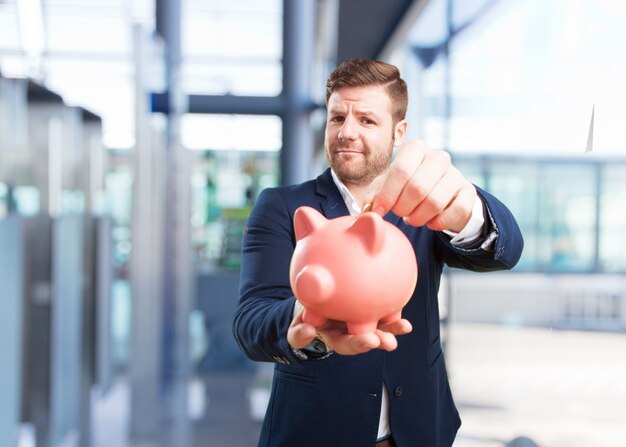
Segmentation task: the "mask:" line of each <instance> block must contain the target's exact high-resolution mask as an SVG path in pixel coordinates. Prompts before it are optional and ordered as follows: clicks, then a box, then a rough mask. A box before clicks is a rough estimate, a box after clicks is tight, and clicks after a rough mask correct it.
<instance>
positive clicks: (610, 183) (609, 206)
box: [599, 164, 626, 272]
mask: <svg viewBox="0 0 626 447" xmlns="http://www.w3.org/2000/svg"><path fill="white" fill-rule="evenodd" d="M601 191H602V193H601V196H600V234H599V239H600V242H599V245H600V249H599V252H600V253H599V257H600V268H601V270H602V271H605V272H626V250H625V248H626V213H624V204H626V164H617V165H607V166H605V167H604V169H603V171H602V181H601Z"/></svg>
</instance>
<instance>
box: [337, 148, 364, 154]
mask: <svg viewBox="0 0 626 447" xmlns="http://www.w3.org/2000/svg"><path fill="white" fill-rule="evenodd" d="M335 153H336V154H338V155H364V154H363V151H359V150H356V149H350V148H339V149H337V150H336V151H335Z"/></svg>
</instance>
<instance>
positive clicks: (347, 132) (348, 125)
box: [339, 116, 358, 140]
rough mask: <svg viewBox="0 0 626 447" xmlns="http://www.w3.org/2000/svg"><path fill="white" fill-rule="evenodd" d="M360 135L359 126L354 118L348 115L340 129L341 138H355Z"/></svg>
mask: <svg viewBox="0 0 626 447" xmlns="http://www.w3.org/2000/svg"><path fill="white" fill-rule="evenodd" d="M357 136H358V128H357V126H356V123H355V121H354V118H352V117H350V116H347V117H346V118H345V119H344V121H343V124H342V125H341V128H340V129H339V139H340V140H354V139H356V137H357Z"/></svg>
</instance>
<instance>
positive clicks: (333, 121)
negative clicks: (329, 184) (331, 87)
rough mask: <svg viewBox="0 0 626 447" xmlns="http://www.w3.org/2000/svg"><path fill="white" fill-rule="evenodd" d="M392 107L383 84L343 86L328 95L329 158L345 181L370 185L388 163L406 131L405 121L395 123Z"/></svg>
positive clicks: (327, 144) (327, 134)
mask: <svg viewBox="0 0 626 447" xmlns="http://www.w3.org/2000/svg"><path fill="white" fill-rule="evenodd" d="M391 110H392V108H391V100H390V98H389V96H388V95H387V93H386V92H385V90H384V89H383V87H380V86H360V87H343V88H340V89H339V90H337V91H335V92H334V93H332V94H331V95H330V98H328V117H327V121H326V143H325V145H326V157H327V159H328V163H329V164H330V166H331V168H332V169H333V170H334V171H335V173H336V174H337V176H338V177H339V178H340V179H341V181H342V182H344V183H345V184H347V185H348V184H352V185H358V186H366V185H369V184H370V183H371V182H372V180H374V179H375V178H376V177H378V176H379V175H381V174H383V173H384V172H385V170H386V169H387V167H388V166H389V162H390V160H391V154H392V151H393V147H394V146H395V145H399V144H400V143H401V142H402V139H403V138H404V134H405V132H406V121H405V120H402V121H400V122H398V123H396V124H395V125H394V123H393V117H392V115H391Z"/></svg>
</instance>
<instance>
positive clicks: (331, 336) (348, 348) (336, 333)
mask: <svg viewBox="0 0 626 447" xmlns="http://www.w3.org/2000/svg"><path fill="white" fill-rule="evenodd" d="M320 333H321V334H322V336H323V337H324V339H325V340H326V342H327V344H328V346H329V347H331V348H332V349H333V351H335V352H336V353H338V354H342V355H356V354H362V353H364V352H368V351H371V350H372V349H376V348H378V347H379V346H380V338H379V337H378V336H377V335H376V334H375V333H373V332H367V333H364V334H355V335H353V334H347V333H346V332H345V331H342V330H341V329H339V328H333V329H329V330H323V331H320Z"/></svg>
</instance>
